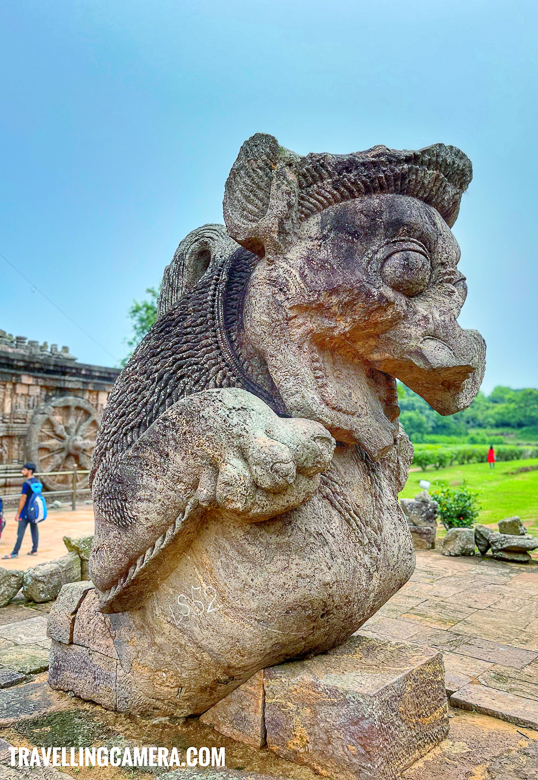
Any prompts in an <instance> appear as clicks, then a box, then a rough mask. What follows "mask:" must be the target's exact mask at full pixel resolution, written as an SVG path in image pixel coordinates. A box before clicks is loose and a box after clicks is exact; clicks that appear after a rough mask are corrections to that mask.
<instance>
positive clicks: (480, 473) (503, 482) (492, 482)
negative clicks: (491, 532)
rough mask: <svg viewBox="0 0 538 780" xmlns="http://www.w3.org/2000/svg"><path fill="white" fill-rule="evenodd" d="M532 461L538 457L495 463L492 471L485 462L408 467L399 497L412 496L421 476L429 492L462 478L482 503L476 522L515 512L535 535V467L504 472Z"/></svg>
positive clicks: (537, 507)
mask: <svg viewBox="0 0 538 780" xmlns="http://www.w3.org/2000/svg"><path fill="white" fill-rule="evenodd" d="M533 465H538V458H530V459H528V460H512V461H506V462H504V463H496V464H495V468H494V469H493V470H492V471H490V468H489V466H488V464H487V463H472V464H470V465H468V466H451V467H450V468H447V469H439V471H431V470H430V469H428V470H427V471H412V472H411V473H410V474H409V479H408V480H407V484H406V486H405V488H404V489H403V490H402V492H401V493H400V498H413V497H414V496H415V495H416V494H417V493H419V492H420V489H421V488H420V487H419V484H418V483H419V482H420V480H421V479H427V480H428V481H429V482H431V488H430V491H429V492H430V493H432V492H433V491H434V490H435V489H436V487H441V486H445V485H448V486H449V487H455V486H456V485H461V483H462V482H464V481H465V482H466V483H467V484H468V485H469V487H471V488H473V489H474V490H478V491H479V496H478V499H479V502H480V505H481V507H482V509H481V510H480V516H479V518H478V522H479V523H484V524H486V525H488V524H490V523H497V522H498V521H499V520H502V519H503V518H505V517H511V516H512V515H519V516H520V517H521V519H522V520H523V522H524V523H525V525H527V526H529V531H530V533H532V534H534V535H535V536H538V471H529V472H527V473H525V474H508V473H507V472H509V471H515V469H517V468H520V467H522V466H533Z"/></svg>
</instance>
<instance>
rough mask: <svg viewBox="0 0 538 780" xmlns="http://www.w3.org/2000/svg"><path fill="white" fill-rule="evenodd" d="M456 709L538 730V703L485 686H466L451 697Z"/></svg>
mask: <svg viewBox="0 0 538 780" xmlns="http://www.w3.org/2000/svg"><path fill="white" fill-rule="evenodd" d="M450 703H451V704H453V705H454V707H461V708H462V709H464V710H473V711H476V712H483V713H484V715H492V716H493V717H494V718H499V719H500V720H507V721H508V722H509V723H517V724H518V725H520V726H527V727H529V728H532V729H538V702H537V701H533V700H531V699H525V698H523V697H522V696H514V695H513V694H511V693H505V692H504V691H499V690H495V689H492V688H487V687H486V686H485V685H466V686H465V687H464V688H460V690H459V691H456V692H455V693H453V694H452V696H451V697H450Z"/></svg>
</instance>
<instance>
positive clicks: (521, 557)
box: [493, 550, 532, 563]
mask: <svg viewBox="0 0 538 780" xmlns="http://www.w3.org/2000/svg"><path fill="white" fill-rule="evenodd" d="M493 557H494V558H497V560H499V561H511V562H512V563H530V561H532V556H531V555H530V554H529V553H528V552H511V551H510V550H498V551H497V552H494V553H493Z"/></svg>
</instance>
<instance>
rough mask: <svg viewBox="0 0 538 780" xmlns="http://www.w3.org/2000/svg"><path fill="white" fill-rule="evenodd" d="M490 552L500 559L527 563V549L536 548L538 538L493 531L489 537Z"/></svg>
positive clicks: (529, 557) (528, 559)
mask: <svg viewBox="0 0 538 780" xmlns="http://www.w3.org/2000/svg"><path fill="white" fill-rule="evenodd" d="M488 541H489V544H490V548H491V554H492V555H493V557H494V558H498V559H499V560H501V561H516V562H518V563H528V562H529V561H530V560H531V556H530V555H529V551H531V550H536V549H538V539H536V537H534V536H530V535H529V536H527V535H525V536H519V535H518V536H512V535H510V534H501V533H496V532H493V533H492V534H491V535H490V537H489V540H488Z"/></svg>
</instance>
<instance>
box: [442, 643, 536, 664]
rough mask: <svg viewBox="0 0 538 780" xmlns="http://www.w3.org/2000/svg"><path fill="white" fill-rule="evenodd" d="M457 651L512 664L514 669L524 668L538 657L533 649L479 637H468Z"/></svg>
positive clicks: (498, 662)
mask: <svg viewBox="0 0 538 780" xmlns="http://www.w3.org/2000/svg"><path fill="white" fill-rule="evenodd" d="M457 652H458V653H459V654H460V655H469V656H471V658H479V659H481V660H484V661H491V663H492V664H500V665H501V666H511V667H512V668H513V669H523V667H525V666H527V664H530V663H531V662H532V661H534V660H535V659H536V658H538V653H537V652H533V651H532V650H525V649H523V648H520V647H514V646H513V645H501V644H498V643H497V642H490V641H489V640H487V639H481V638H478V637H473V638H472V639H470V638H466V639H465V641H463V642H462V643H461V645H459V647H458V649H457Z"/></svg>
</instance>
